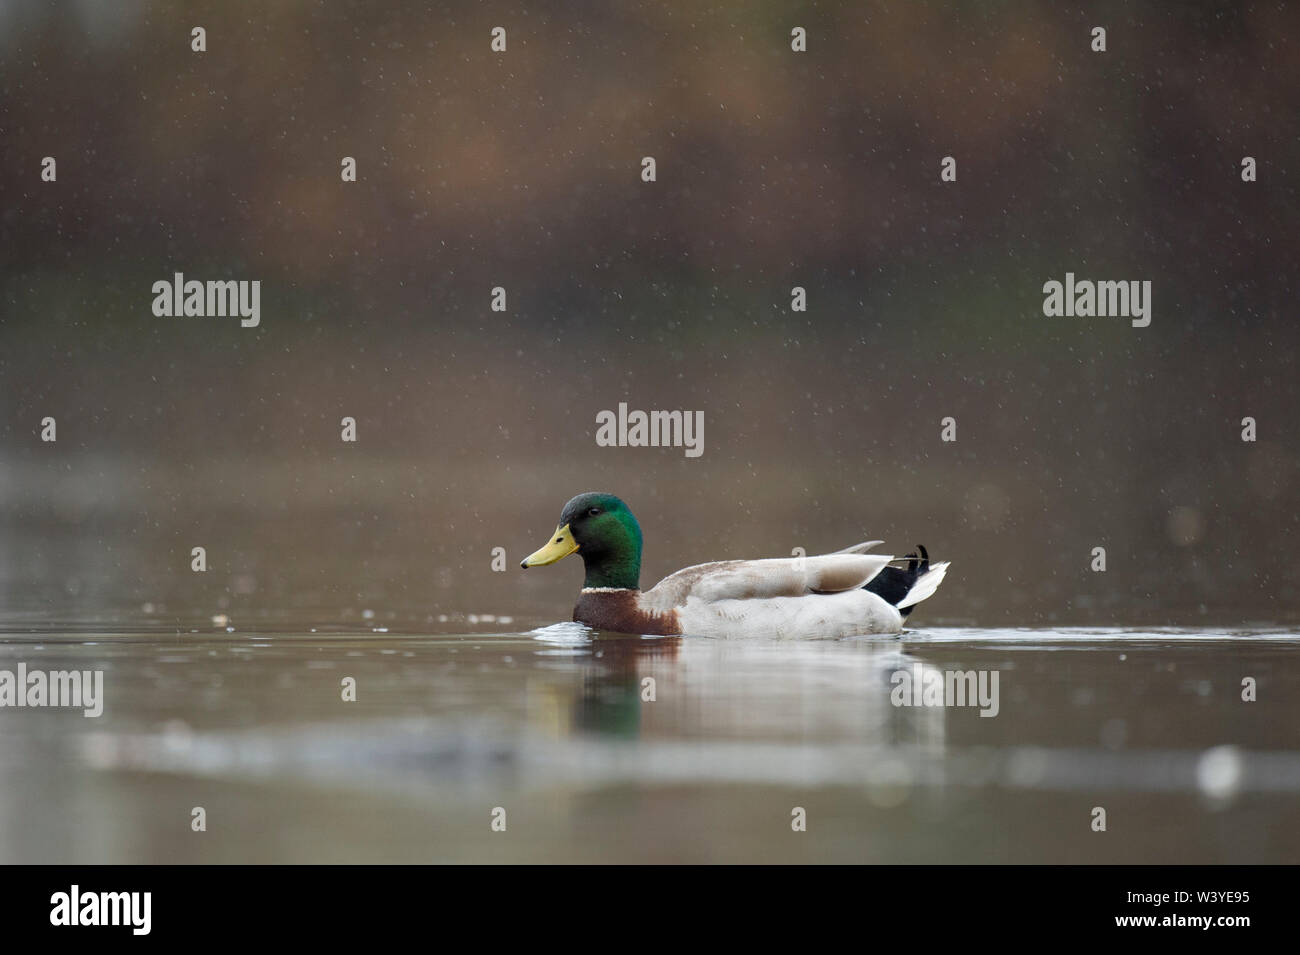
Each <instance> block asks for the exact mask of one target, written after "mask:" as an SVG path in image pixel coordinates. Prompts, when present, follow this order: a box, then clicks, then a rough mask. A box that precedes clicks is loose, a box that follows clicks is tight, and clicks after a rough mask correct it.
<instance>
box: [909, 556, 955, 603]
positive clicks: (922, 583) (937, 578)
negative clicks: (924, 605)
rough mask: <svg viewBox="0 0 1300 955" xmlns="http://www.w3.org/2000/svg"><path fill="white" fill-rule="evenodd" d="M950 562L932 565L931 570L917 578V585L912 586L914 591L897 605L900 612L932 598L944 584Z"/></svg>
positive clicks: (910, 591)
mask: <svg viewBox="0 0 1300 955" xmlns="http://www.w3.org/2000/svg"><path fill="white" fill-rule="evenodd" d="M949 563H950V561H946V560H945V561H943V563H940V564H931V565H930V569H929V570H927V571H926V572H925V573H923V574H922V575H921V576H920V577H917V578H916V583H914V584H912V589H911V590H909V591H908V592H907V596H906V597H904V598H903V599H902V600H900V601H899V602H898V604H897V607H898V609H899V610H903V609H905V608H907V607H910V606H912V605H913V604H919V603H920V602H921V601H922V600H924V599H925V598H926V597H929V596H932V595H933V594H934V592H935V591H936V590H938V589H939V585H940V584H941V583H943V577H944V574H946V573H948V565H949Z"/></svg>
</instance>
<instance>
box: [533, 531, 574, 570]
mask: <svg viewBox="0 0 1300 955" xmlns="http://www.w3.org/2000/svg"><path fill="white" fill-rule="evenodd" d="M577 549H578V542H577V541H575V540H574V539H573V534H572V533H571V532H570V531H569V525H568V524H565V525H564V526H563V527H557V528H556V529H555V533H554V534H552V535H551V539H550V541H549V542H548V543H547V544H546V546H545V547H543V548H541V549H540V550H537V551H534V552H533V553H531V554H529V555H528V556H527V557H525V558H524V559H523V560H522V561H521V562H520V564H519V566H520V567H545V566H546V565H547V564H553V563H555V562H556V561H557V560H563V559H564V558H565V557H568V556H569V555H570V554H572V553H573V552H574V551H575V550H577Z"/></svg>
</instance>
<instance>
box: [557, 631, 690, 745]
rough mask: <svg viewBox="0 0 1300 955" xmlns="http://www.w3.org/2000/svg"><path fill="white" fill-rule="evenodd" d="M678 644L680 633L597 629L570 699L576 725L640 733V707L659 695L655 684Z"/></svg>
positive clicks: (626, 735)
mask: <svg viewBox="0 0 1300 955" xmlns="http://www.w3.org/2000/svg"><path fill="white" fill-rule="evenodd" d="M681 643H682V638H681V637H642V636H639V635H633V634H625V633H613V632H611V631H604V630H601V631H595V632H594V633H593V635H592V639H591V647H590V651H591V656H590V657H589V661H588V663H587V665H586V666H584V667H583V674H582V688H581V692H580V693H579V694H578V696H577V697H576V698H575V699H574V701H573V726H574V728H575V729H578V730H585V731H587V732H595V733H602V734H606V735H609V736H618V737H624V738H633V737H636V736H638V735H639V734H640V732H641V720H642V711H643V709H644V707H645V706H646V705H647V704H652V703H655V702H656V701H657V700H658V695H659V683H660V681H661V680H662V679H663V677H664V676H665V673H666V672H667V671H669V670H671V669H672V668H673V667H675V665H676V664H677V662H678V656H679V652H680V649H681Z"/></svg>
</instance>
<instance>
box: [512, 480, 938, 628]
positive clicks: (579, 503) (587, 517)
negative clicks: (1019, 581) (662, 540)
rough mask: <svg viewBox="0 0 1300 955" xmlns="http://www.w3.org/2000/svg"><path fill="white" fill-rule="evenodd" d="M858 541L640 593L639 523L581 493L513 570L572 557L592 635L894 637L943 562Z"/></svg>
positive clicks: (696, 575)
mask: <svg viewBox="0 0 1300 955" xmlns="http://www.w3.org/2000/svg"><path fill="white" fill-rule="evenodd" d="M879 543H881V541H866V542H865V543H862V544H856V545H854V546H853V547H848V548H845V549H844V550H842V551H838V552H837V553H834V554H826V555H823V556H819V557H788V558H777V559H774V560H723V561H717V562H715V563H711V564H698V565H696V566H694V567H687V568H686V569H685V570H679V571H677V573H675V574H671V575H670V576H668V577H665V578H664V579H663V580H661V581H659V583H657V584H655V586H654V587H652V588H651V589H650V590H646V591H643V590H641V587H640V579H641V525H640V524H638V523H637V520H636V518H635V517H634V516H633V515H632V512H631V511H630V510H629V509H628V506H627V505H626V504H624V503H623V502H622V501H621V500H620V499H619V498H617V497H615V496H614V495H613V494H602V493H595V492H591V493H587V494H579V495H578V496H577V497H575V498H574V499H573V500H571V501H569V503H568V504H566V505H564V510H563V512H561V514H560V523H559V525H558V526H557V527H556V528H555V533H553V534H552V535H551V539H550V540H549V541H548V542H547V544H546V546H545V547H543V548H541V549H540V550H538V551H537V552H535V553H533V554H530V555H529V556H528V557H525V558H524V560H523V561H522V562H521V563H520V566H521V567H524V568H528V567H544V566H546V565H548V564H554V563H555V562H556V561H558V560H561V559H563V558H565V557H567V556H569V555H570V554H572V553H575V552H576V553H577V554H579V555H580V556H581V557H582V562H583V563H584V564H585V565H586V570H587V576H586V580H585V581H584V583H583V586H582V591H581V593H580V594H579V595H578V603H577V605H576V606H575V607H574V608H573V619H574V620H576V621H578V622H579V623H584V624H586V625H587V626H589V627H594V628H595V629H598V630H617V631H620V632H623V633H641V634H657V635H669V634H687V635H692V636H701V637H750V636H753V637H769V638H773V637H775V638H799V639H812V638H819V637H820V638H834V637H845V636H851V635H853V634H863V633H897V632H899V631H900V630H901V629H902V628H903V620H904V619H905V618H906V617H907V615H908V613H910V612H911V610H912V608H913V607H914V606H915V605H916V604H918V603H919V602H920V601H922V600H924V599H925V598H926V597H929V596H930V595H931V594H933V593H934V592H935V590H936V589H938V587H939V584H940V583H941V582H942V581H943V578H944V574H945V573H947V570H948V564H947V563H946V562H944V563H939V564H934V565H931V564H930V560H929V555H928V554H927V553H926V551H925V548H924V547H918V548H917V551H918V554H919V556H918V554H909V555H907V558H905V559H907V561H908V563H907V566H906V567H891V566H889V564H890V562H891V561H893V560H894V558H893V557H886V556H882V555H878V554H867V553H865V552H866V551H868V550H870V549H871V548H872V547H874V546H876V545H877V544H879Z"/></svg>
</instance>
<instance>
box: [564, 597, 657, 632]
mask: <svg viewBox="0 0 1300 955" xmlns="http://www.w3.org/2000/svg"><path fill="white" fill-rule="evenodd" d="M640 596H641V591H639V590H605V591H587V590H584V591H583V592H582V593H580V594H579V595H578V602H577V604H576V605H574V608H573V619H574V620H576V621H577V622H578V623H585V624H586V625H587V626H589V627H592V628H594V629H596V630H616V631H618V632H619V633H642V634H649V635H652V636H671V635H674V634H679V633H681V632H682V630H681V627H680V626H679V625H678V623H677V613H676V611H673V610H670V611H668V612H667V613H649V612H647V611H645V610H643V609H642V608H641V606H640V603H639V598H640Z"/></svg>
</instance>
